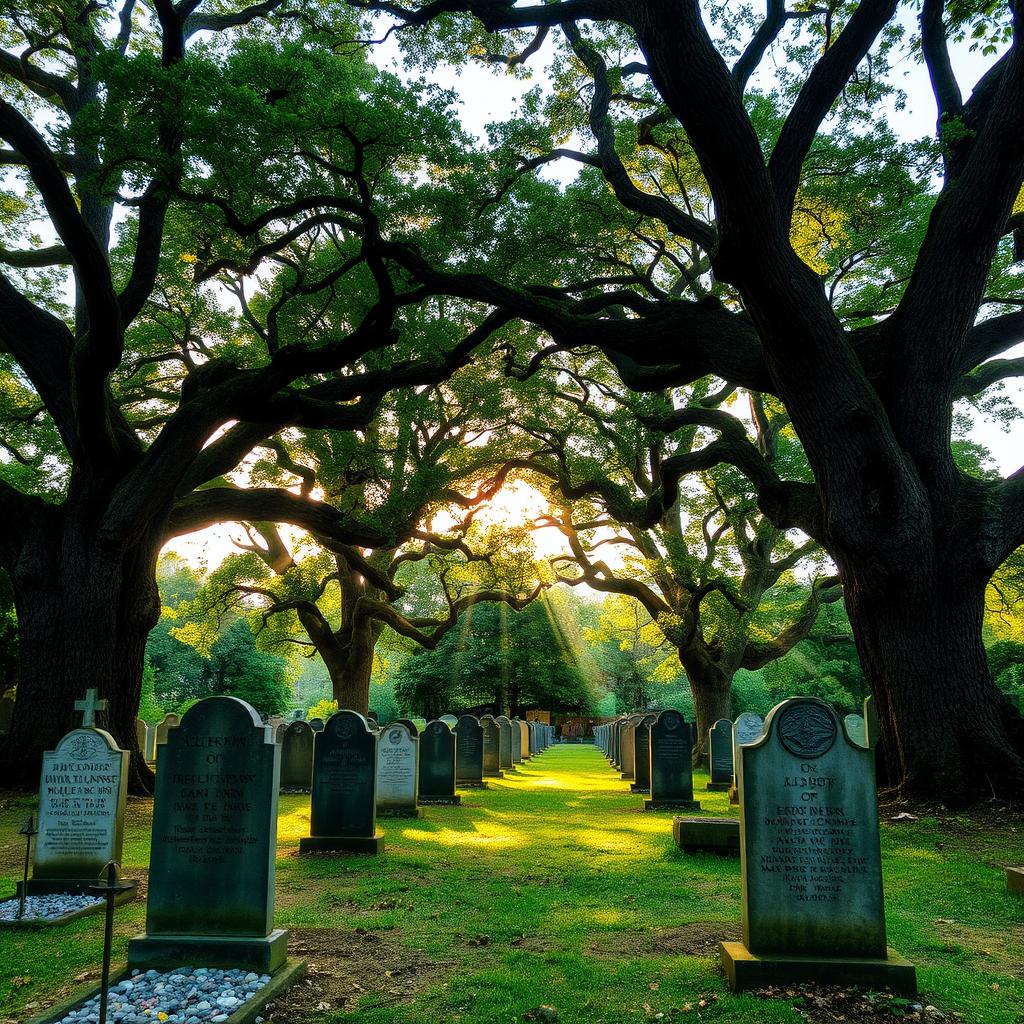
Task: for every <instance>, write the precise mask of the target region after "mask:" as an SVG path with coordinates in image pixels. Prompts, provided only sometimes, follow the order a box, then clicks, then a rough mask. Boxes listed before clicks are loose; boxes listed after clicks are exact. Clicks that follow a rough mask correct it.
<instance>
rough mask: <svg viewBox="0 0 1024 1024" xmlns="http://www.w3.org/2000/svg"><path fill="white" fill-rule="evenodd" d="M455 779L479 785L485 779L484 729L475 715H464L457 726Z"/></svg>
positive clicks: (466, 783)
mask: <svg viewBox="0 0 1024 1024" xmlns="http://www.w3.org/2000/svg"><path fill="white" fill-rule="evenodd" d="M455 736H456V740H457V742H456V745H455V780H456V782H460V783H463V784H464V785H471V786H479V785H480V784H481V783H482V782H483V781H484V730H483V727H482V726H481V725H480V722H479V720H478V719H477V718H475V717H474V716H473V715H463V716H462V717H461V718H460V719H459V722H458V725H456V726H455Z"/></svg>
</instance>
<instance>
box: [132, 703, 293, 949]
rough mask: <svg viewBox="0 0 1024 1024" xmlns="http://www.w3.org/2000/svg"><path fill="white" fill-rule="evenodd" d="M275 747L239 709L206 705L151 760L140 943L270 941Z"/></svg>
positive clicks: (246, 709) (244, 708)
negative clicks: (194, 938) (189, 938)
mask: <svg viewBox="0 0 1024 1024" xmlns="http://www.w3.org/2000/svg"><path fill="white" fill-rule="evenodd" d="M279 756H280V748H279V747H278V746H277V745H276V744H275V743H274V741H273V737H272V736H271V731H270V729H269V728H268V727H267V726H265V725H263V724H262V723H261V722H260V718H259V715H258V714H257V713H256V712H255V710H254V709H253V708H252V707H250V706H249V705H248V704H246V703H245V702H244V701H241V700H237V699H236V698H234V697H207V698H206V699H205V700H201V701H199V703H198V704H194V705H193V706H192V707H191V708H189V710H188V711H187V712H186V713H185V714H184V715H183V716H182V719H181V722H180V724H179V725H178V726H177V728H174V729H171V730H170V731H169V732H168V734H167V742H166V743H164V744H163V745H162V746H161V747H160V749H159V751H158V753H157V772H156V791H155V793H154V796H153V844H152V853H151V856H150V865H149V895H148V904H147V913H146V933H147V935H151V936H153V935H157V936H158V935H203V936H253V937H265V936H267V935H269V934H270V930H271V928H272V926H273V918H274V859H275V856H276V853H277V788H278V769H279V764H278V758H279Z"/></svg>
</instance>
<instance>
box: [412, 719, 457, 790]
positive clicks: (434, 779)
mask: <svg viewBox="0 0 1024 1024" xmlns="http://www.w3.org/2000/svg"><path fill="white" fill-rule="evenodd" d="M419 741H420V796H419V800H420V803H422V804H459V803H461V802H462V798H461V797H460V796H459V794H458V793H456V792H455V760H456V744H457V737H456V735H455V733H454V732H452V728H451V726H450V725H449V724H448V723H447V722H444V721H441V720H440V719H437V720H436V721H433V722H427V726H426V728H425V729H424V730H423V732H422V733H421V734H420V738H419Z"/></svg>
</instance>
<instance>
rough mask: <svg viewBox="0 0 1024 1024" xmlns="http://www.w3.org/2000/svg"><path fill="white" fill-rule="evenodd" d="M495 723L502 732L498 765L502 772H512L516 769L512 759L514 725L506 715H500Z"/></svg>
mask: <svg viewBox="0 0 1024 1024" xmlns="http://www.w3.org/2000/svg"><path fill="white" fill-rule="evenodd" d="M494 722H495V724H496V725H497V726H498V729H499V730H500V736H499V744H500V745H499V747H498V763H499V765H500V766H501V770H502V771H512V770H513V769H514V768H515V763H514V761H513V759H512V723H511V722H510V721H509V720H508V718H507V717H506V716H505V715H498V717H497V718H495V719H494Z"/></svg>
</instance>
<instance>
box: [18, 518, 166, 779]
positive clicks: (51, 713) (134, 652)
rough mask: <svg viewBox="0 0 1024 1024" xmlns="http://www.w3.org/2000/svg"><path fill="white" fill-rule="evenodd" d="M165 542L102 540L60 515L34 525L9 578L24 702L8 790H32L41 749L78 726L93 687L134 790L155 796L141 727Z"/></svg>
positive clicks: (20, 705)
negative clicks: (127, 762)
mask: <svg viewBox="0 0 1024 1024" xmlns="http://www.w3.org/2000/svg"><path fill="white" fill-rule="evenodd" d="M158 551H159V545H158V544H155V543H150V542H144V543H143V544H142V545H140V546H138V547H134V548H128V547H126V546H123V545H122V546H118V545H116V544H114V543H112V542H111V541H110V540H109V538H102V539H100V538H98V537H97V536H96V535H95V533H94V531H92V530H89V529H85V528H82V527H81V526H80V525H79V524H77V523H76V522H74V520H69V519H68V518H67V517H66V516H62V515H60V514H59V513H57V512H56V511H55V514H54V516H53V518H52V520H49V521H47V522H41V523H39V524H37V525H36V526H35V528H34V529H33V531H32V535H31V537H30V538H29V540H28V541H27V543H26V544H25V546H24V548H23V549H22V551H21V555H20V557H19V559H18V562H17V564H16V565H15V566H14V567H13V571H12V572H11V582H12V585H13V588H14V600H15V606H16V609H17V614H18V645H19V662H20V665H19V678H18V699H17V704H16V707H15V712H14V719H13V722H12V724H11V732H10V734H9V737H8V741H7V743H6V744H4V750H3V753H2V755H0V758H2V760H0V766H2V777H3V779H4V781H5V784H7V785H12V786H21V787H25V788H29V789H34V788H35V787H36V786H37V785H38V783H39V769H40V763H41V757H42V753H43V751H44V750H51V749H53V747H54V746H55V745H56V743H57V741H58V740H59V739H60V738H61V737H62V736H63V735H64V734H65V733H66V732H68V731H69V730H70V729H72V728H75V727H76V726H77V725H80V724H81V721H82V718H81V713H80V712H76V711H75V709H74V703H75V701H76V700H78V699H80V698H81V697H83V696H84V694H85V691H86V690H87V689H89V688H90V687H94V688H95V689H96V690H97V691H98V694H99V696H100V697H101V698H103V699H105V700H107V701H108V710H107V711H106V712H103V713H101V714H100V715H98V716H97V724H98V725H100V726H101V727H103V728H106V729H107V730H108V731H109V732H110V733H111V734H112V735H113V737H114V739H115V740H116V741H117V743H118V744H119V746H121V747H122V748H123V749H125V750H128V751H129V752H130V753H131V755H132V760H131V768H130V775H129V779H128V783H129V787H130V789H131V790H132V791H133V792H149V791H150V790H151V788H152V777H153V776H152V772H151V771H150V769H149V768H148V767H147V765H146V762H145V758H144V756H143V754H142V752H141V751H140V750H139V749H138V741H137V739H136V732H135V721H136V715H137V713H138V708H139V698H140V694H141V687H142V669H143V661H144V657H145V649H146V637H147V635H148V634H149V631H150V629H151V628H152V627H153V626H154V625H155V623H156V621H157V619H158V617H159V614H160V598H159V594H158V592H157V587H156V578H155V567H156V557H157V553H158Z"/></svg>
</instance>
